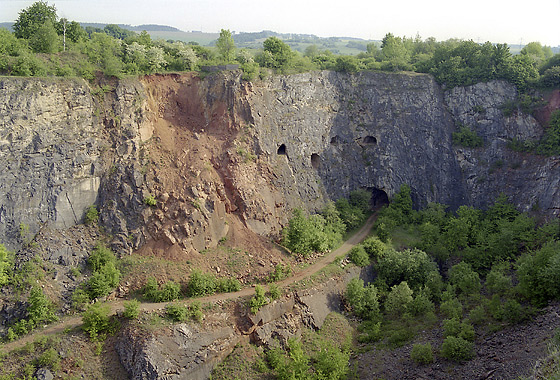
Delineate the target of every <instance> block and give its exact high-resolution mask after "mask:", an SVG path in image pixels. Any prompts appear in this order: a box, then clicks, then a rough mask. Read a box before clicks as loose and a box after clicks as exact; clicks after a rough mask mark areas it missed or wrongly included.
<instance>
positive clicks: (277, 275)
mask: <svg viewBox="0 0 560 380" xmlns="http://www.w3.org/2000/svg"><path fill="white" fill-rule="evenodd" d="M291 273H292V268H290V266H289V265H283V264H276V265H275V266H274V271H273V272H272V273H270V274H269V275H268V282H276V281H282V280H283V279H285V278H288V276H289V275H290V274H291Z"/></svg>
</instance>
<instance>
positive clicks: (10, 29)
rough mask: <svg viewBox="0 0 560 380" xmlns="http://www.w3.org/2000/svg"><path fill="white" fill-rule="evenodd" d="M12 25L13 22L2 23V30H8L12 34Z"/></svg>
mask: <svg viewBox="0 0 560 380" xmlns="http://www.w3.org/2000/svg"><path fill="white" fill-rule="evenodd" d="M12 25H14V23H13V22H0V28H4V29H8V30H9V31H10V32H12Z"/></svg>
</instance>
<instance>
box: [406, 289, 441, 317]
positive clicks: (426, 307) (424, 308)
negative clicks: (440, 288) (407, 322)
mask: <svg viewBox="0 0 560 380" xmlns="http://www.w3.org/2000/svg"><path fill="white" fill-rule="evenodd" d="M434 310H435V307H434V303H433V302H432V301H431V300H430V292H429V290H428V289H426V288H423V289H422V290H420V291H418V292H417V293H416V295H415V296H414V298H413V300H412V302H410V303H409V304H408V307H407V311H408V312H410V314H412V315H413V316H421V315H425V314H426V313H429V312H434Z"/></svg>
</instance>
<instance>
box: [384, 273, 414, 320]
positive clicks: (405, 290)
mask: <svg viewBox="0 0 560 380" xmlns="http://www.w3.org/2000/svg"><path fill="white" fill-rule="evenodd" d="M411 302H412V290H410V288H409V287H408V284H407V283H406V281H403V282H401V283H400V284H399V285H395V286H393V287H392V288H391V291H390V292H389V294H388V295H387V299H386V300H385V311H386V312H387V313H389V314H392V315H402V314H404V313H405V312H406V311H407V309H408V305H409V304H410V303H411Z"/></svg>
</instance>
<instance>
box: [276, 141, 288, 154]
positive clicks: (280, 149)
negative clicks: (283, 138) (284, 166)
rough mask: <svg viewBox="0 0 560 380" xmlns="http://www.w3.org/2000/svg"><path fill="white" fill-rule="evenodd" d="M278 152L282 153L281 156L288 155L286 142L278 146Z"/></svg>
mask: <svg viewBox="0 0 560 380" xmlns="http://www.w3.org/2000/svg"><path fill="white" fill-rule="evenodd" d="M276 154H278V155H281V156H285V155H286V144H282V145H280V146H279V147H278V150H277V151H276Z"/></svg>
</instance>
